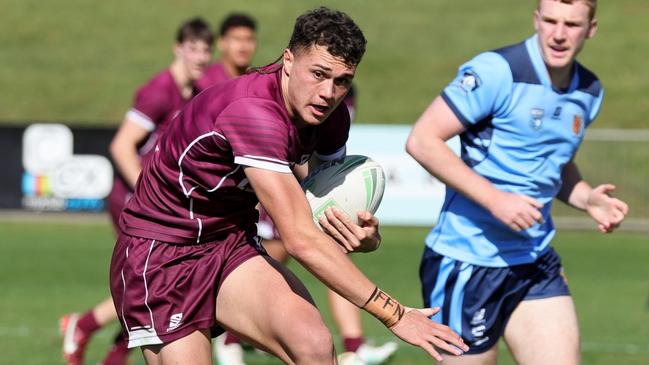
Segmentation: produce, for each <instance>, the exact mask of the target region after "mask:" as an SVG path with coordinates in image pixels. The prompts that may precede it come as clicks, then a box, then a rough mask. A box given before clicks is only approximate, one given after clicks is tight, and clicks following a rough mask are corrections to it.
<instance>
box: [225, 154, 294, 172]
mask: <svg viewBox="0 0 649 365" xmlns="http://www.w3.org/2000/svg"><path fill="white" fill-rule="evenodd" d="M271 161H272V162H271ZM234 163H236V164H239V165H244V166H250V167H257V168H260V169H264V170H271V171H275V172H281V173H289V174H290V173H292V171H291V168H290V167H289V165H288V163H287V162H284V161H280V160H275V159H272V158H267V157H258V156H249V155H246V156H236V157H235V158H234Z"/></svg>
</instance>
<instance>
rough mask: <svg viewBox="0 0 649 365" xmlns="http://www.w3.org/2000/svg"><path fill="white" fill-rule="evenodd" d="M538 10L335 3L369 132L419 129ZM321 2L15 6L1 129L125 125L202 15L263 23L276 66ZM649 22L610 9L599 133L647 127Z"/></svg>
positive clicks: (604, 23)
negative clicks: (459, 80)
mask: <svg viewBox="0 0 649 365" xmlns="http://www.w3.org/2000/svg"><path fill="white" fill-rule="evenodd" d="M535 3H536V2H535V1H517V0H495V1H480V0H464V1H452V0H438V1H427V0H412V1H403V0H401V1H388V0H376V1H360V0H351V1H350V0H347V1H343V0H336V1H327V2H326V5H328V6H331V7H334V8H338V9H341V10H344V11H346V12H348V13H349V14H350V15H351V16H352V17H353V18H354V19H355V20H356V21H357V22H358V23H359V25H360V26H361V28H362V29H363V30H364V32H365V34H366V36H367V38H368V40H369V44H368V51H367V54H366V56H365V59H364V60H363V62H362V63H361V65H360V68H359V70H358V74H357V78H356V83H357V85H358V90H359V110H358V120H359V122H365V123H408V124H410V123H412V122H414V120H416V118H417V117H418V116H419V115H420V114H421V113H422V111H423V110H424V109H425V107H426V106H427V105H428V104H429V103H430V101H431V100H432V99H433V98H434V96H435V95H437V94H438V93H439V91H440V90H441V88H442V87H443V86H444V85H445V84H446V83H447V82H448V81H450V79H451V78H452V77H453V75H454V74H455V70H456V69H457V67H458V66H459V65H460V64H461V63H462V62H464V61H466V60H468V59H469V58H470V57H472V56H473V55H475V54H476V53H477V52H480V51H485V50H489V49H493V48H496V47H500V46H504V45H507V44H511V43H514V42H518V41H520V40H522V39H523V38H525V37H527V36H529V35H530V34H532V32H533V28H532V24H531V20H532V11H533V8H534V6H535ZM320 4H322V2H321V1H315V0H308V1H299V2H298V1H290V0H276V1H250V0H243V1H236V2H232V1H227V2H226V1H222V0H200V1H197V0H195V1H183V2H178V1H155V2H154V1H150V0H149V1H139V2H133V1H126V0H115V1H105V2H96V1H81V0H61V1H50V2H48V1H35V0H4V1H3V2H2V6H1V7H0V8H1V9H2V13H3V15H4V16H3V21H2V22H1V23H0V44H2V52H0V65H2V67H0V85H2V88H0V121H3V122H7V121H10V122H19V123H28V122H30V121H34V120H40V121H65V122H68V123H74V124H102V123H108V124H117V123H119V122H120V121H121V119H122V117H123V115H124V112H125V111H126V109H127V108H128V107H129V106H130V102H131V98H132V95H133V93H134V91H135V89H136V88H137V87H138V86H139V85H141V84H142V83H143V82H145V81H146V80H147V79H148V78H150V77H151V76H152V75H153V74H154V73H156V72H157V71H159V70H160V69H162V68H164V67H166V66H167V65H168V64H169V63H170V61H171V58H172V54H171V46H172V42H173V37H174V32H175V29H176V27H177V26H178V24H179V23H180V22H181V21H183V20H185V19H187V18H189V17H191V16H194V15H202V16H204V17H205V18H206V19H208V20H209V21H211V22H212V23H213V24H215V25H216V24H218V22H219V21H220V19H221V18H222V17H223V16H224V15H225V14H226V13H227V12H229V11H233V10H244V11H247V12H249V13H251V14H253V15H254V16H255V17H257V18H258V20H259V25H260V31H259V41H260V49H259V52H258V54H257V56H256V58H255V63H256V64H265V63H268V62H271V61H272V60H274V59H276V58H277V57H278V56H279V55H280V53H281V50H282V48H283V47H284V46H285V45H286V43H287V42H288V37H289V35H290V32H291V30H292V25H293V21H294V19H295V17H296V16H297V15H299V14H300V13H301V12H303V11H304V10H306V9H309V8H312V7H315V6H318V5H320ZM152 10H154V11H152ZM646 14H647V11H646V6H645V4H644V3H643V2H642V1H637V0H617V1H606V2H600V4H599V24H600V31H599V33H598V34H597V36H596V37H595V38H594V39H593V40H592V41H589V42H588V44H587V47H586V49H585V52H584V53H583V56H582V61H583V62H584V63H585V64H586V65H587V66H588V67H589V68H591V69H592V70H594V71H596V72H597V73H598V74H599V76H600V77H601V79H602V80H603V82H604V84H605V86H606V88H607V94H606V100H605V103H604V106H603V109H602V114H601V117H600V121H598V123H597V124H596V127H598V128H602V127H607V128H612V127H623V128H642V127H644V126H645V125H644V124H643V118H639V117H638V116H643V115H646V114H649V99H647V98H646V97H644V96H645V95H647V94H649V69H648V68H647V67H646V66H645V62H644V61H645V59H646V58H647V56H648V55H649V48H648V47H642V46H641V45H643V44H645V39H644V37H645V33H646V32H645V27H644V24H645V21H644V17H645V15H646Z"/></svg>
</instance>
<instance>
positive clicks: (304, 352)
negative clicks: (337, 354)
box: [291, 324, 334, 364]
mask: <svg viewBox="0 0 649 365" xmlns="http://www.w3.org/2000/svg"><path fill="white" fill-rule="evenodd" d="M299 333H301V335H300V336H299V338H300V340H299V341H296V343H295V344H294V346H293V349H292V351H291V352H292V353H293V355H294V358H295V360H296V362H297V363H305V364H310V363H313V364H315V363H321V362H323V361H326V360H327V359H330V358H331V357H332V356H333V354H334V344H333V338H332V336H331V333H330V332H329V330H328V329H327V327H325V326H324V324H323V325H321V326H318V327H316V328H313V327H311V328H304V329H303V331H300V332H299Z"/></svg>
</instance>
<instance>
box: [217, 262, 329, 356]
mask: <svg viewBox="0 0 649 365" xmlns="http://www.w3.org/2000/svg"><path fill="white" fill-rule="evenodd" d="M216 320H217V322H218V323H219V324H221V325H222V326H223V327H225V328H226V329H228V330H231V331H233V332H235V333H236V334H238V335H240V336H241V337H243V338H246V339H247V340H249V341H251V342H252V343H254V344H256V345H257V346H259V347H261V348H263V349H266V350H269V351H271V352H273V353H275V354H276V355H278V356H280V357H281V358H282V359H284V360H286V357H285V356H288V355H287V353H288V354H290V358H294V357H295V356H297V355H296V354H303V353H308V352H314V351H316V352H317V351H325V352H326V351H331V352H332V350H333V344H332V343H333V342H332V339H331V334H330V333H329V330H328V329H327V328H326V326H325V325H324V322H323V320H322V317H321V316H320V312H319V311H318V309H317V308H316V306H315V304H314V303H313V299H312V298H311V296H310V295H309V293H308V291H307V289H306V288H305V287H304V285H303V284H302V283H301V282H300V281H299V280H298V279H297V277H295V275H293V273H291V272H290V271H289V270H288V269H287V268H286V267H285V266H283V265H281V264H279V263H278V262H277V261H275V260H273V259H271V258H268V257H264V256H257V257H253V258H251V259H249V260H247V261H246V262H244V263H243V264H241V265H240V266H239V267H237V268H236V269H235V270H234V271H233V272H232V273H230V274H229V275H228V277H227V278H226V279H225V280H224V282H223V284H222V285H221V287H220V289H219V293H218V295H217V299H216ZM329 347H330V348H329Z"/></svg>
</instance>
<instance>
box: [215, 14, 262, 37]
mask: <svg viewBox="0 0 649 365" xmlns="http://www.w3.org/2000/svg"><path fill="white" fill-rule="evenodd" d="M236 27H245V28H250V29H251V30H252V31H253V32H256V31H257V23H256V22H255V19H253V18H252V17H251V16H249V15H247V14H244V13H231V14H229V15H228V16H227V17H225V19H223V21H222V22H221V29H220V30H219V35H220V36H221V37H223V36H224V35H225V33H227V32H228V31H229V30H230V29H232V28H236Z"/></svg>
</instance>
